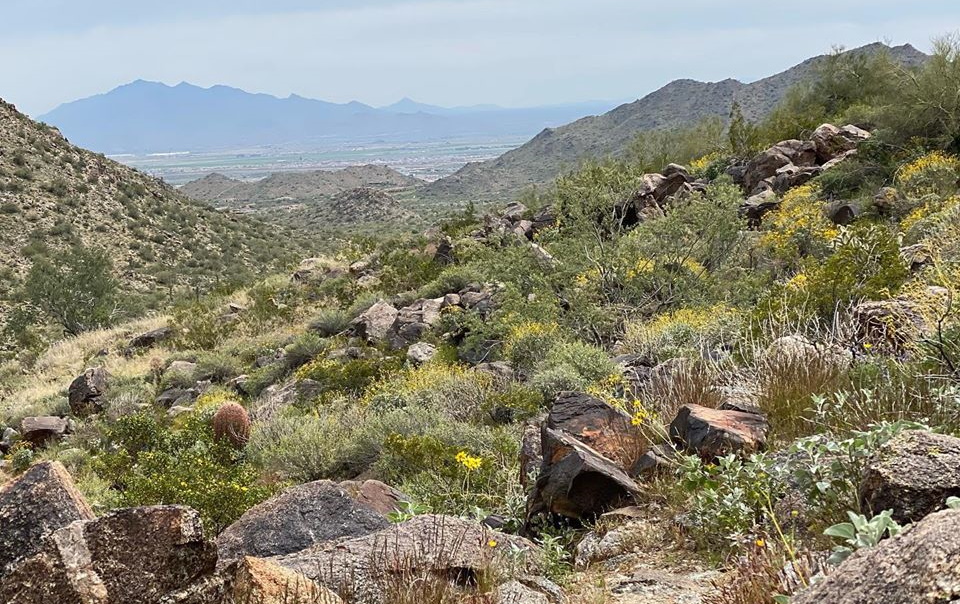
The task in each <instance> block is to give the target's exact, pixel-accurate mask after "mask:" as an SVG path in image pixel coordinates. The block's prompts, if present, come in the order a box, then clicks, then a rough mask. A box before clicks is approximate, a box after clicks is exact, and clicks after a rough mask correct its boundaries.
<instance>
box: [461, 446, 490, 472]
mask: <svg viewBox="0 0 960 604" xmlns="http://www.w3.org/2000/svg"><path fill="white" fill-rule="evenodd" d="M455 459H456V461H457V463H459V464H460V465H461V466H463V467H464V468H466V469H467V471H468V472H472V471H474V470H478V469H479V468H480V466H481V465H483V458H482V457H474V456H473V455H470V454H468V453H467V452H466V451H460V452H459V453H457V455H456V457H455Z"/></svg>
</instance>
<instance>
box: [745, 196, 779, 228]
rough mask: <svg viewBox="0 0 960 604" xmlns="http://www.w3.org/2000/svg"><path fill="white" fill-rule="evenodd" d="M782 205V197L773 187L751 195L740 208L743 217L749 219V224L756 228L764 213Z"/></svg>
mask: <svg viewBox="0 0 960 604" xmlns="http://www.w3.org/2000/svg"><path fill="white" fill-rule="evenodd" d="M779 205H780V198H779V197H777V194H776V193H775V192H774V191H773V190H772V189H765V190H763V191H760V192H759V193H757V194H756V195H751V196H750V197H748V198H747V200H746V201H744V202H743V204H741V205H740V208H739V210H738V212H739V214H740V216H741V217H743V218H746V219H747V223H748V224H749V226H751V227H753V228H756V227H758V226H760V222H761V220H762V219H763V217H764V215H765V214H766V213H767V212H769V211H770V210H772V209H774V208H776V207H777V206H779Z"/></svg>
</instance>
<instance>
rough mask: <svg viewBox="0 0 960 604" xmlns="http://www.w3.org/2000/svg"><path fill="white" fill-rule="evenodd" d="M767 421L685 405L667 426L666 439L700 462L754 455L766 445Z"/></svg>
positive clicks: (757, 416) (748, 414)
mask: <svg viewBox="0 0 960 604" xmlns="http://www.w3.org/2000/svg"><path fill="white" fill-rule="evenodd" d="M769 429H770V425H769V424H768V423H767V418H766V417H764V416H763V415H762V414H759V413H745V412H743V411H727V410H723V409H710V408H709V407H701V406H700V405H693V404H687V405H683V406H682V407H680V410H679V411H678V412H677V417H676V418H675V419H674V420H673V422H671V423H670V437H671V438H672V439H673V441H674V442H675V443H676V444H677V445H678V446H681V447H683V448H685V449H686V450H687V451H690V452H691V453H696V454H698V455H700V456H701V457H703V458H704V459H714V458H717V457H722V456H724V455H727V454H728V453H754V452H756V451H761V450H763V449H764V448H765V447H766V444H767V431H768V430H769Z"/></svg>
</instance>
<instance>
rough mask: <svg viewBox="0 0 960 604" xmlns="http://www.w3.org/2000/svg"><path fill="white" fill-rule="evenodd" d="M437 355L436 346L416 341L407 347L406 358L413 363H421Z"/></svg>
mask: <svg viewBox="0 0 960 604" xmlns="http://www.w3.org/2000/svg"><path fill="white" fill-rule="evenodd" d="M435 356H437V347H436V346H434V345H433V344H429V343H427V342H417V343H416V344H414V345H413V346H411V347H410V348H409V349H407V360H408V361H410V362H411V363H413V364H414V365H423V364H424V363H426V362H427V361H429V360H430V359H432V358H433V357H435Z"/></svg>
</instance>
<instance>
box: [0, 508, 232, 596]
mask: <svg viewBox="0 0 960 604" xmlns="http://www.w3.org/2000/svg"><path fill="white" fill-rule="evenodd" d="M216 560H217V554H216V549H215V547H214V546H213V544H212V543H211V542H209V541H207V540H205V539H204V538H203V529H202V523H201V522H200V515H199V514H198V513H197V512H195V511H194V510H191V509H189V508H186V507H183V506H151V507H141V508H126V509H121V510H117V511H115V512H112V513H110V514H107V515H106V516H103V517H101V518H97V519H95V520H89V519H88V520H79V521H77V522H74V523H72V524H69V525H67V526H65V527H63V528H61V529H59V530H57V531H54V532H53V533H51V534H50V535H48V536H47V537H46V538H44V539H43V542H42V544H41V546H40V548H39V551H37V553H35V554H34V555H32V556H30V557H27V558H23V559H21V560H19V561H18V562H16V563H14V564H13V565H11V566H10V567H8V568H9V570H8V572H7V574H6V575H5V576H4V577H3V578H2V579H0V601H2V602H16V603H17V604H34V603H36V604H49V603H50V602H64V603H66V602H78V603H97V604H114V603H116V604H154V603H155V602H158V601H160V600H161V599H162V598H163V596H164V595H165V594H168V593H170V592H172V591H174V590H176V589H180V588H182V587H183V586H184V585H187V584H190V583H192V582H193V581H195V580H198V579H201V578H202V577H204V576H206V575H209V574H210V573H212V571H213V569H214V566H215V565H216Z"/></svg>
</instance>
